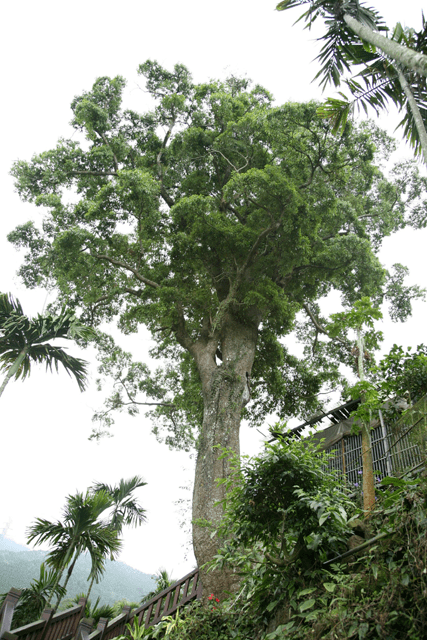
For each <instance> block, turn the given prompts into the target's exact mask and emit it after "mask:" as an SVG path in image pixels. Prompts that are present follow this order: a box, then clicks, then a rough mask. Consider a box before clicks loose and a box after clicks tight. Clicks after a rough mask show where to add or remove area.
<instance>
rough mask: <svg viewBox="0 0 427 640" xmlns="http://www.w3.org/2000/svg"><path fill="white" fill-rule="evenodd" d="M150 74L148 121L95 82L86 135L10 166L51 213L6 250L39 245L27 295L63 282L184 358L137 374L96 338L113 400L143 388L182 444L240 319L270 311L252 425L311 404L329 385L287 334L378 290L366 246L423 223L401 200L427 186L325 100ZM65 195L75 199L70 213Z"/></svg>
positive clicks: (69, 291) (76, 103) (91, 317)
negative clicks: (224, 339)
mask: <svg viewBox="0 0 427 640" xmlns="http://www.w3.org/2000/svg"><path fill="white" fill-rule="evenodd" d="M139 70H140V73H141V74H143V75H145V77H146V79H147V89H148V91H149V92H150V93H151V95H152V96H153V98H154V99H155V100H156V101H157V105H156V107H155V108H154V109H153V110H152V111H150V112H148V113H145V114H142V115H140V114H137V113H136V112H133V111H130V110H124V111H122V110H121V96H122V91H123V88H124V84H125V83H124V80H123V79H122V78H120V77H118V78H114V79H109V78H105V77H104V78H100V79H98V80H97V81H96V82H95V84H94V86H93V89H92V90H91V91H89V92H85V93H84V94H83V95H81V96H78V97H76V98H75V99H74V100H73V102H72V110H73V114H74V118H73V126H74V128H75V129H76V130H77V131H81V132H82V133H84V134H85V137H86V142H82V143H79V142H77V141H76V140H74V139H73V140H60V142H59V143H58V145H57V147H56V148H55V149H53V150H51V151H47V152H45V153H42V154H40V155H37V156H34V157H33V159H32V161H31V162H25V161H19V162H17V163H16V165H15V167H14V169H13V174H14V176H15V177H16V178H17V188H18V191H19V193H20V195H21V197H22V198H23V199H25V200H29V201H33V202H35V203H36V205H37V206H42V207H44V208H45V209H46V217H45V218H44V222H43V224H42V228H40V227H39V226H38V225H36V224H34V223H33V222H29V223H27V224H25V225H23V226H21V227H19V228H17V229H16V230H15V231H14V232H12V233H11V234H10V236H9V239H10V240H11V241H12V242H13V243H14V244H15V245H16V246H18V247H22V246H25V247H28V248H29V249H30V251H29V252H28V253H27V256H26V258H25V262H24V265H23V266H22V268H21V271H20V273H21V275H22V277H23V279H24V281H25V283H26V284H27V285H28V286H30V287H33V286H37V285H43V284H48V283H49V285H54V286H56V287H57V288H58V291H59V298H60V300H64V301H66V302H67V303H68V304H69V305H71V306H72V307H75V308H81V309H82V310H83V313H82V318H83V319H84V320H85V321H86V322H90V323H94V324H100V323H101V322H102V321H105V320H107V321H109V320H112V319H113V318H116V319H117V321H118V324H119V327H120V329H122V330H123V331H124V332H125V333H130V332H134V331H137V329H138V326H139V325H140V324H145V325H146V326H148V328H149V329H150V330H151V332H152V334H153V336H154V338H155V340H156V342H157V344H158V348H157V349H155V350H154V351H153V355H154V356H161V357H163V358H167V359H168V360H169V362H171V361H178V362H179V365H178V366H176V365H173V366H172V365H171V364H169V365H167V366H166V367H165V368H163V369H162V371H157V372H156V373H151V372H149V371H148V369H147V367H146V365H142V366H141V365H140V366H139V368H135V365H133V368H132V364H131V362H130V360H129V359H128V360H126V354H123V353H121V352H119V351H118V350H117V347H116V345H114V343H113V342H112V340H111V339H110V338H108V337H106V336H104V337H103V339H101V340H100V347H101V353H102V354H103V372H106V373H109V374H112V375H114V372H116V373H117V372H118V373H117V379H118V380H120V382H121V383H122V392H116V396H115V403H114V398H113V399H112V401H111V405H110V407H114V406H116V407H119V406H121V405H122V404H124V403H125V402H126V401H127V402H129V401H132V400H135V399H136V395H137V393H138V392H139V391H142V392H143V393H145V394H147V395H148V396H151V398H152V399H153V400H154V402H157V403H158V404H157V408H156V409H155V410H154V412H155V415H156V417H157V418H160V421H163V422H164V423H165V424H167V425H168V427H169V428H170V429H171V431H172V435H171V436H169V443H172V444H178V445H179V444H183V445H184V446H186V445H188V444H189V440H188V431H185V432H183V431H182V428H181V425H182V423H183V422H185V424H186V425H191V426H192V427H193V428H194V427H196V428H198V425H199V424H200V421H201V415H202V404H201V397H200V392H199V386H198V381H197V378H198V374H197V372H196V370H195V366H194V359H193V358H192V357H191V353H190V352H191V348H192V347H193V346H194V345H195V344H196V343H197V341H199V340H203V339H206V338H208V339H209V337H211V336H216V335H219V334H220V333H221V330H222V326H223V324H224V319H225V318H226V315H227V312H228V311H230V310H231V309H232V310H233V313H234V314H235V315H236V317H238V318H239V319H241V320H243V321H244V322H250V319H251V317H255V316H257V318H258V316H259V317H260V318H262V328H261V329H260V331H259V335H258V342H257V358H256V362H255V364H254V369H253V370H252V372H251V378H252V385H251V386H252V389H251V395H252V399H253V402H252V404H251V408H250V409H249V408H248V410H247V415H248V417H250V418H251V419H252V420H253V421H258V422H259V421H261V420H262V419H263V417H264V416H265V415H266V413H267V412H268V411H271V409H272V408H273V406H274V408H275V410H276V411H277V412H278V413H279V414H280V415H281V416H285V415H287V414H289V413H296V412H297V410H298V408H303V409H307V403H306V402H304V399H308V397H309V396H312V395H313V394H314V393H315V392H316V391H318V390H319V388H320V385H321V383H322V382H323V380H324V378H323V377H322V375H321V374H320V373H319V372H317V373H314V372H313V371H310V370H309V369H308V368H307V367H305V366H304V364H303V363H302V362H298V361H297V360H296V359H295V358H294V357H293V356H292V355H290V354H289V353H288V352H287V351H286V349H284V347H283V346H282V345H281V344H280V343H279V341H278V338H279V337H280V336H283V335H286V334H287V333H289V331H290V330H291V329H292V326H293V321H294V317H295V314H296V312H297V311H298V310H299V309H300V308H301V306H302V305H303V303H305V302H308V301H312V300H317V299H318V298H319V297H320V296H322V295H325V294H326V293H327V292H328V291H330V290H331V289H332V288H338V289H339V290H341V291H342V294H343V296H344V299H345V300H346V301H347V302H348V303H349V304H351V303H352V302H353V301H354V300H355V299H357V298H358V297H360V296H361V295H362V294H364V295H372V296H374V297H375V296H378V295H382V294H381V287H383V285H384V283H385V278H386V274H385V272H384V270H383V268H382V266H381V265H380V264H379V262H378V260H377V258H376V257H375V251H374V252H373V251H372V249H371V244H370V243H373V244H374V248H375V249H376V248H378V247H379V245H380V243H381V239H382V238H383V237H384V236H385V235H387V234H389V233H392V232H393V231H396V230H397V229H398V228H400V227H402V226H404V225H405V224H407V223H408V222H409V223H412V224H415V225H424V221H425V214H424V210H423V209H422V208H420V207H419V206H416V207H413V208H412V211H411V206H409V208H408V207H407V206H406V205H408V204H409V205H412V204H415V203H417V197H418V196H419V194H420V188H421V187H422V186H423V180H422V179H421V178H420V177H419V176H418V175H417V171H416V169H414V168H413V167H410V166H400V167H399V168H397V169H396V172H395V174H394V177H393V180H392V181H387V180H386V179H385V178H384V176H383V174H382V173H381V172H380V171H379V170H378V169H377V168H375V167H374V164H373V162H374V156H376V157H378V155H380V154H381V153H385V154H387V152H388V151H389V150H390V148H391V147H392V143H391V141H390V140H389V139H387V137H386V136H384V134H380V133H379V131H378V130H377V129H376V128H375V127H373V126H372V125H361V126H359V127H349V128H348V130H347V131H346V132H345V134H343V135H342V136H339V137H337V136H335V137H334V136H331V135H330V126H329V125H328V123H325V122H322V121H321V120H320V119H319V118H317V117H316V105H315V104H314V103H309V104H306V105H297V104H287V105H284V106H282V107H278V108H273V107H272V99H271V96H270V95H269V94H268V92H267V91H265V90H264V89H262V88H261V87H259V86H256V87H254V88H252V89H251V90H249V89H248V86H247V82H246V81H240V80H237V79H235V78H231V79H229V80H228V81H226V82H224V83H220V82H216V83H215V82H213V83H210V84H203V85H198V86H197V85H194V84H193V83H192V81H191V76H190V74H189V72H188V71H187V69H185V68H184V67H183V66H181V65H177V66H176V67H175V70H174V72H172V73H171V72H168V71H166V70H164V69H162V68H161V67H160V66H159V65H158V64H157V63H153V62H147V63H145V64H144V65H141V66H140V69H139ZM405 185H406V186H405ZM64 189H72V190H74V192H73V193H74V198H73V199H74V202H72V203H71V204H70V203H67V200H66V199H64V195H63V194H64ZM76 196H77V197H76ZM411 216H412V217H411ZM216 355H217V356H218V357H219V359H221V352H220V348H219V349H218V351H217V353H216ZM289 378H292V383H291V384H290V383H289V382H290V380H289ZM308 404H310V403H308ZM132 406H133V408H134V409H135V407H136V404H134V403H133V404H132ZM190 441H191V438H190Z"/></svg>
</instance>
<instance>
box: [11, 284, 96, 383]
mask: <svg viewBox="0 0 427 640" xmlns="http://www.w3.org/2000/svg"><path fill="white" fill-rule="evenodd" d="M94 335H95V333H94V331H93V330H92V329H90V328H89V327H87V326H85V325H83V324H82V323H81V322H80V321H79V320H78V319H77V318H76V317H75V315H74V313H73V312H72V311H70V310H67V309H66V308H65V307H64V308H62V310H61V311H60V313H59V314H58V315H51V314H48V313H47V314H38V315H37V317H36V318H28V317H27V316H25V314H24V312H23V310H22V307H21V304H20V302H19V300H14V298H13V297H12V295H11V294H5V293H3V294H0V369H1V370H2V371H6V372H7V373H8V375H14V376H15V380H17V379H18V378H22V379H23V380H25V378H26V377H27V376H28V375H29V374H30V371H31V364H32V363H33V362H37V363H44V364H46V369H50V370H51V371H52V368H53V367H55V369H56V371H58V365H59V364H62V366H63V367H64V369H65V370H66V371H67V373H68V374H69V375H70V376H71V375H73V376H74V377H75V379H76V381H77V384H78V385H79V388H80V390H81V391H84V389H85V387H86V373H87V371H86V363H85V362H84V361H83V360H80V359H79V358H74V357H73V356H70V355H68V354H67V353H66V352H65V350H64V349H63V348H61V347H54V346H52V345H51V344H49V340H54V339H57V338H65V339H73V340H76V339H83V340H88V339H90V338H93V337H94ZM3 388H4V384H3V385H2V389H1V391H2V390H3ZM1 391H0V393H1Z"/></svg>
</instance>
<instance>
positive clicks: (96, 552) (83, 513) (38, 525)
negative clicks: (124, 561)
mask: <svg viewBox="0 0 427 640" xmlns="http://www.w3.org/2000/svg"><path fill="white" fill-rule="evenodd" d="M109 506H111V500H110V498H109V496H108V495H107V494H106V493H105V491H103V492H101V491H100V492H98V493H96V494H95V495H91V494H90V492H86V494H83V493H77V494H76V495H74V496H68V498H67V502H66V505H65V508H64V512H63V515H64V518H63V522H61V521H58V522H50V521H49V520H44V519H42V518H37V519H36V522H35V523H34V524H33V525H32V526H31V527H29V529H28V538H27V539H28V542H35V544H43V543H45V542H47V543H49V544H50V545H52V546H53V549H52V551H50V552H49V554H48V556H47V558H46V563H47V564H48V565H49V566H51V567H53V568H54V569H56V571H57V576H56V582H55V584H54V586H53V587H52V593H51V595H50V599H49V602H48V603H47V606H49V605H50V601H51V599H52V596H53V594H54V592H55V589H56V587H57V585H58V584H59V582H60V580H61V577H62V575H63V573H64V571H65V569H66V568H67V567H68V571H67V576H66V579H65V582H64V584H63V585H62V586H63V589H64V593H65V590H66V587H67V584H68V581H69V579H70V577H71V574H72V572H73V569H74V566H75V564H76V561H77V559H78V557H79V556H80V555H81V554H82V553H84V552H88V553H89V554H90V556H91V559H92V572H93V573H95V574H96V573H97V572H99V564H100V562H101V560H102V558H103V557H104V556H105V555H106V554H108V555H110V554H111V555H112V556H113V557H115V556H116V555H117V554H118V552H119V551H120V547H121V542H120V540H119V539H118V537H117V532H116V530H115V529H113V528H112V527H111V526H109V525H108V524H106V523H105V522H102V521H99V517H100V516H101V514H102V513H103V512H104V511H105V509H107V508H108V507H109ZM62 595H63V594H62ZM60 601H61V597H58V600H57V602H56V605H55V609H56V608H57V607H58V605H59V603H60Z"/></svg>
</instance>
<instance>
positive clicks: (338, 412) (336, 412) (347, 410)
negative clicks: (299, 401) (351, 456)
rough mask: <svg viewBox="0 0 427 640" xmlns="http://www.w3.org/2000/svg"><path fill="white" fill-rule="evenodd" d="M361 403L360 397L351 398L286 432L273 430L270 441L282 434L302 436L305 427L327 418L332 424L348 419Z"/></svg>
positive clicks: (290, 436)
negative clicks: (356, 398)
mask: <svg viewBox="0 0 427 640" xmlns="http://www.w3.org/2000/svg"><path fill="white" fill-rule="evenodd" d="M359 404H360V399H358V400H350V402H346V403H345V404H342V405H341V406H339V407H336V408H335V409H331V410H330V411H326V412H324V413H320V414H319V415H318V416H314V418H310V420H306V422H303V423H302V424H300V425H298V426H297V427H294V428H293V429H290V430H289V431H286V432H285V433H281V432H278V431H277V432H274V431H273V432H272V435H273V438H271V440H269V442H273V440H276V439H277V438H278V436H282V437H283V436H286V437H288V438H292V437H297V438H300V437H301V431H302V430H303V429H305V427H311V426H312V425H314V424H317V423H319V422H322V421H323V420H325V419H329V420H330V421H331V423H332V424H338V423H339V422H342V421H343V420H347V419H348V418H349V417H350V414H351V413H352V411H354V410H355V409H356V408H357V407H358V405H359ZM328 426H330V425H325V428H327V427H328Z"/></svg>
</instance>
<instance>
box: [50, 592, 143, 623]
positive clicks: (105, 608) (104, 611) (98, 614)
mask: <svg viewBox="0 0 427 640" xmlns="http://www.w3.org/2000/svg"><path fill="white" fill-rule="evenodd" d="M82 598H85V600H86V605H85V613H84V617H85V618H92V620H93V624H92V626H93V627H94V628H96V626H97V624H98V622H99V619H100V618H114V617H115V615H116V614H115V608H114V605H110V604H102V605H100V604H99V601H100V599H101V598H97V599H96V602H95V604H92V603H91V601H90V600H88V599H87V595H86V594H85V593H78V594H77V595H75V596H74V597H73V598H67V599H66V600H63V601H62V604H61V607H60V611H66V610H67V609H71V607H75V606H76V604H79V600H81V599H82ZM136 606H138V605H136ZM119 613H121V609H120V611H119ZM117 615H118V614H117Z"/></svg>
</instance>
